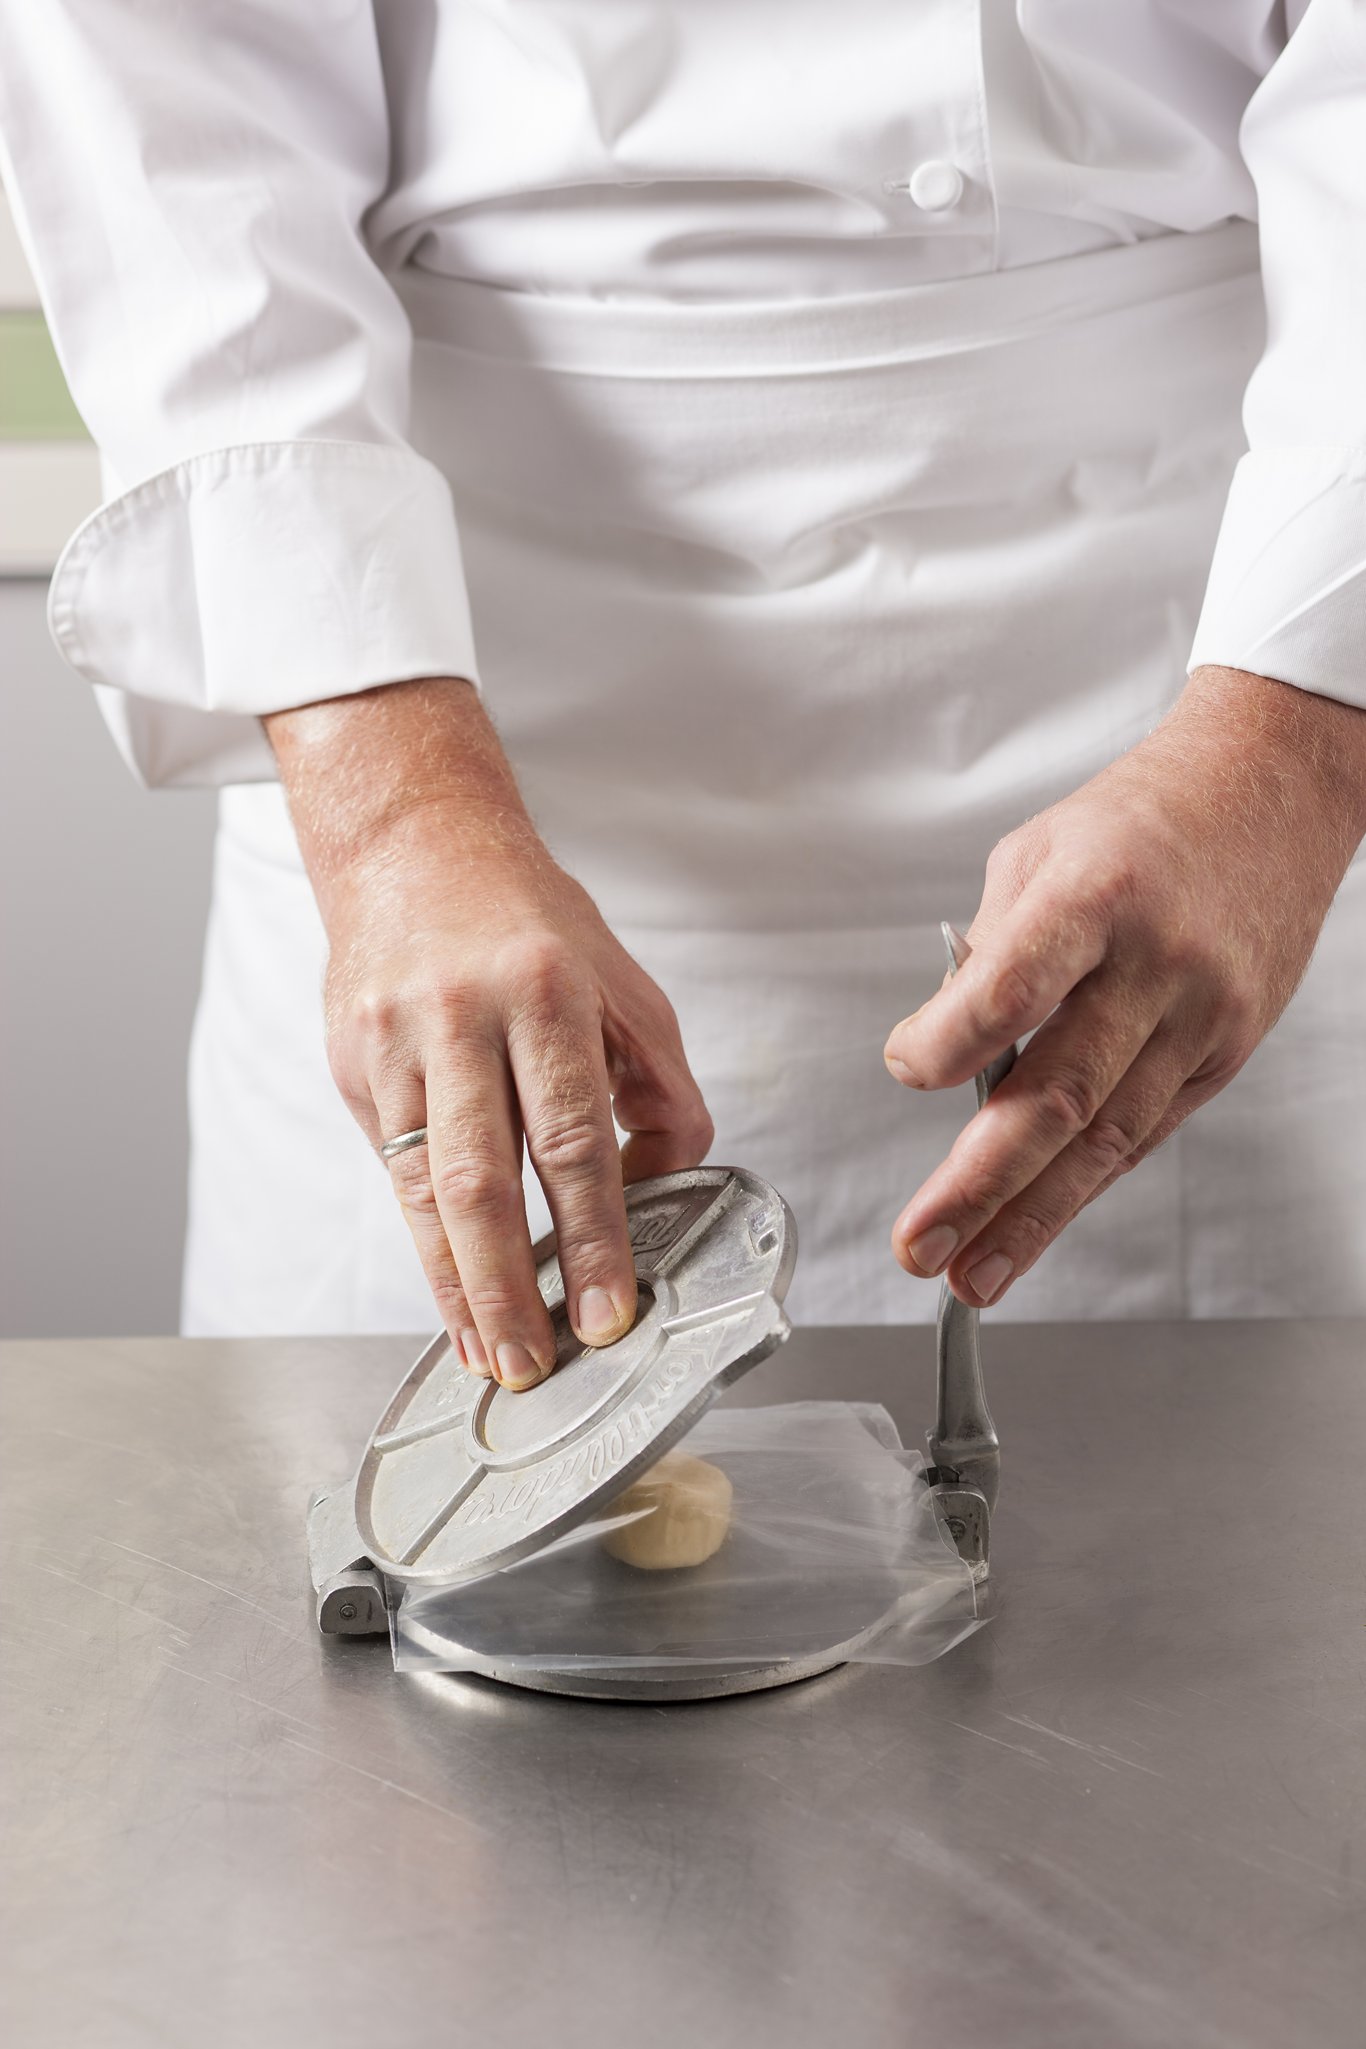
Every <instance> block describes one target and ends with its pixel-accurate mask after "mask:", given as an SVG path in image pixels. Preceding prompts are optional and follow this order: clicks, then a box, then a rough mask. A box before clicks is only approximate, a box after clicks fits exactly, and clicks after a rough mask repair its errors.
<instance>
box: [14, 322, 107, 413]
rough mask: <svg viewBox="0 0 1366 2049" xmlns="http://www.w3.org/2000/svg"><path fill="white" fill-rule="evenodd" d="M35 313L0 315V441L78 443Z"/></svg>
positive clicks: (51, 354) (68, 400) (52, 354)
mask: <svg viewBox="0 0 1366 2049" xmlns="http://www.w3.org/2000/svg"><path fill="white" fill-rule="evenodd" d="M86 438H87V437H86V432H85V428H84V426H83V425H82V424H81V416H80V414H79V413H78V412H77V411H76V408H75V406H74V405H73V404H72V403H71V394H70V392H69V391H68V390H67V388H66V379H65V378H64V377H63V376H62V372H61V366H60V365H59V363H58V361H57V355H56V351H55V350H54V349H53V346H52V341H51V338H50V337H49V335H48V331H47V323H46V322H45V321H44V319H43V316H42V314H41V313H0V441H84V440H85V439H86Z"/></svg>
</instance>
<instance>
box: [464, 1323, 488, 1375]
mask: <svg viewBox="0 0 1366 2049" xmlns="http://www.w3.org/2000/svg"><path fill="white" fill-rule="evenodd" d="M460 1349H461V1351H462V1352H463V1353H464V1354H465V1364H466V1365H467V1366H468V1367H469V1369H470V1371H471V1373H483V1374H488V1373H489V1372H491V1370H492V1369H491V1367H490V1366H489V1362H488V1360H487V1358H486V1357H485V1356H484V1347H483V1346H482V1345H481V1344H480V1342H479V1333H478V1331H477V1330H462V1331H461V1333H460Z"/></svg>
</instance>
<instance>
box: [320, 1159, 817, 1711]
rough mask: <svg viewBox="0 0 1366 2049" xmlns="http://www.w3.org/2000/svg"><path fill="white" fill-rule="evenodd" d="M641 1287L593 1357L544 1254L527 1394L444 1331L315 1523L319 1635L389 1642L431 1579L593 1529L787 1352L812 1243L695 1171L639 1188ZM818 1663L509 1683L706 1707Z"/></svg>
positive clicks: (766, 1194)
mask: <svg viewBox="0 0 1366 2049" xmlns="http://www.w3.org/2000/svg"><path fill="white" fill-rule="evenodd" d="M626 1215H627V1226H628V1229H629V1231H630V1236H631V1245H632V1248H633V1250H634V1252H635V1262H636V1281H637V1286H638V1288H639V1291H640V1295H639V1305H638V1309H637V1315H636V1321H635V1323H634V1325H633V1326H632V1328H631V1329H630V1330H629V1331H628V1332H627V1334H626V1336H625V1337H623V1338H620V1339H618V1340H617V1342H616V1343H615V1344H613V1345H611V1346H609V1347H606V1348H602V1349H597V1350H594V1349H592V1348H590V1347H585V1346H581V1345H580V1344H579V1342H578V1339H577V1338H576V1337H575V1336H574V1333H573V1331H572V1329H571V1328H570V1325H569V1321H568V1316H567V1313H566V1310H565V1299H564V1280H563V1276H562V1275H561V1273H560V1268H559V1261H558V1259H557V1257H556V1252H555V1240H554V1236H553V1234H552V1235H550V1236H548V1237H546V1238H543V1239H542V1240H541V1241H540V1243H539V1244H538V1245H537V1246H536V1248H535V1258H536V1267H537V1281H538V1285H539V1287H540V1290H541V1295H542V1298H543V1300H544V1301H545V1304H546V1307H547V1308H548V1309H549V1311H550V1315H551V1320H552V1323H553V1325H554V1327H555V1333H556V1340H557V1363H556V1368H555V1371H554V1373H553V1374H552V1375H551V1376H550V1378H549V1379H547V1380H544V1381H542V1382H540V1384H539V1385H538V1386H536V1387H532V1388H528V1389H526V1390H525V1391H524V1392H522V1393H520V1394H513V1393H510V1392H509V1391H508V1390H507V1389H506V1388H502V1387H500V1386H498V1384H497V1383H496V1382H493V1381H489V1380H482V1379H476V1378H475V1377H474V1376H473V1375H472V1374H471V1373H469V1372H468V1371H467V1370H466V1369H465V1367H463V1366H462V1365H461V1364H460V1363H459V1362H458V1361H457V1360H456V1359H455V1357H454V1356H453V1354H452V1352H451V1349H450V1343H449V1340H448V1338H447V1337H446V1335H445V1333H444V1332H443V1333H442V1334H441V1335H440V1336H439V1337H437V1338H434V1339H433V1341H432V1342H431V1344H430V1345H428V1346H427V1348H426V1350H425V1351H424V1352H423V1353H422V1355H421V1357H420V1358H419V1359H418V1360H417V1362H416V1363H415V1365H414V1366H413V1367H412V1369H411V1371H410V1372H409V1373H408V1374H407V1376H406V1377H405V1379H404V1380H403V1382H402V1384H401V1385H400V1387H399V1388H398V1390H397V1392H396V1393H395V1395H394V1397H393V1399H392V1401H391V1402H390V1403H389V1405H388V1407H387V1408H386V1409H385V1411H384V1414H383V1415H382V1416H381V1417H380V1420H379V1422H378V1424H377V1425H376V1427H375V1429H374V1431H373V1432H372V1434H371V1437H370V1441H369V1443H368V1444H367V1446H366V1448H365V1452H364V1455H363V1456H362V1458H361V1462H360V1467H359V1470H358V1471H357V1474H356V1477H355V1479H354V1480H353V1481H352V1482H351V1483H350V1485H349V1486H345V1487H342V1488H338V1489H336V1490H334V1491H333V1492H331V1493H327V1494H319V1495H316V1496H315V1497H314V1499H313V1501H312V1503H311V1505H310V1507H309V1511H308V1551H309V1567H310V1572H311V1575H312V1579H313V1586H314V1589H315V1591H316V1593H317V1597H318V1599H317V1615H318V1627H319V1628H320V1629H321V1630H322V1631H323V1632H324V1633H325V1634H327V1635H334V1636H368V1635H376V1634H379V1633H381V1632H387V1630H388V1627H389V1620H388V1618H389V1608H390V1605H391V1604H397V1601H398V1600H399V1598H400V1597H401V1596H402V1593H403V1591H404V1589H405V1587H407V1586H410V1585H412V1584H414V1583H419V1584H422V1583H425V1584H427V1585H446V1586H449V1585H453V1584H459V1583H460V1582H461V1581H463V1580H472V1579H478V1578H481V1577H483V1576H484V1575H485V1574H486V1573H490V1572H496V1571H498V1570H499V1569H500V1568H501V1567H503V1566H506V1565H512V1564H514V1563H516V1561H517V1560H518V1559H521V1558H526V1557H529V1556H530V1555H531V1554H532V1553H533V1552H537V1551H540V1550H541V1549H543V1547H545V1546H546V1545H548V1544H550V1543H552V1542H553V1541H554V1540H555V1539H556V1538H557V1537H560V1536H562V1535H563V1534H564V1533H565V1532H566V1531H568V1530H571V1529H573V1528H574V1527H575V1525H576V1524H579V1523H582V1522H584V1521H586V1520H587V1519H588V1518H589V1517H590V1516H591V1515H592V1514H593V1513H594V1511H595V1510H600V1509H603V1508H605V1507H606V1506H607V1504H609V1503H610V1502H611V1501H613V1500H615V1498H616V1497H617V1496H618V1495H619V1494H621V1493H622V1492H623V1490H624V1489H625V1488H626V1487H628V1486H629V1485H630V1483H631V1481H632V1480H634V1479H635V1478H636V1477H637V1475H638V1474H640V1473H642V1472H644V1471H645V1470H646V1468H647V1467H649V1466H652V1465H653V1464H654V1463H655V1461H656V1460H657V1459H659V1458H661V1457H662V1456H663V1454H664V1453H665V1452H666V1451H667V1450H669V1448H670V1446H671V1445H673V1444H674V1443H676V1442H677V1440H678V1439H679V1438H680V1437H682V1436H683V1434H684V1433H685V1431H687V1430H689V1429H690V1428H691V1427H692V1425H693V1424H694V1423H695V1422H696V1421H697V1419H698V1417H699V1416H700V1415H701V1414H702V1413H703V1411H704V1410H706V1409H708V1408H709V1407H710V1406H711V1404H712V1403H713V1402H714V1401H715V1400H716V1398H717V1396H718V1395H719V1394H720V1393H721V1392H722V1390H723V1389H724V1388H726V1387H729V1386H730V1385H731V1384H732V1383H733V1382H734V1381H736V1380H738V1379H739V1377H740V1375H741V1374H743V1373H746V1372H748V1370H749V1368H750V1367H751V1366H754V1365H757V1364H758V1362H759V1361H760V1360H761V1359H764V1358H766V1357H767V1356H768V1354H769V1353H770V1352H772V1351H774V1350H775V1349H776V1347H777V1346H779V1345H780V1344H782V1343H783V1342H784V1340H785V1339H786V1338H787V1337H788V1335H789V1333H790V1330H791V1326H790V1324H789V1323H788V1320H787V1317H786V1316H785V1314H784V1313H783V1306H782V1305H783V1298H784V1296H785V1295H786V1293H787V1289H788V1284H789V1282H790V1281H791V1278H792V1273H793V1269H794V1267H795V1266H796V1262H797V1233H796V1225H795V1223H794V1221H793V1217H792V1213H791V1211H790V1210H789V1209H788V1207H787V1204H786V1203H785V1202H784V1201H783V1199H782V1197H781V1196H780V1195H778V1194H777V1192H776V1191H775V1190H774V1189H772V1188H771V1187H770V1186H769V1185H768V1183H767V1182H766V1181H762V1180H760V1178H759V1177H758V1175H757V1174H750V1173H746V1172H745V1171H744V1170H743V1169H740V1168H735V1167H693V1168H689V1169H686V1170H685V1171H683V1172H682V1173H677V1174H666V1175H662V1176H660V1177H659V1178H658V1179H656V1180H652V1181H642V1182H639V1183H637V1184H636V1185H635V1186H634V1187H630V1188H628V1189H627V1190H626ZM846 1648H847V1646H841V1647H839V1648H838V1649H832V1650H831V1651H830V1652H829V1653H827V1654H826V1655H825V1656H824V1657H823V1658H822V1659H821V1660H819V1661H818V1660H815V1659H811V1660H806V1661H804V1662H803V1663H802V1665H801V1667H800V1669H796V1668H794V1665H793V1664H792V1663H791V1662H788V1663H784V1664H782V1665H765V1666H754V1667H748V1666H736V1665H735V1664H728V1665H725V1666H700V1667H699V1666H693V1667H681V1668H677V1669H676V1670H674V1671H673V1672H669V1671H668V1670H664V1671H661V1673H660V1674H659V1675H658V1676H657V1677H656V1676H654V1675H648V1676H646V1675H642V1674H641V1673H640V1672H639V1671H636V1670H632V1671H630V1672H626V1671H621V1672H616V1671H614V1670H612V1669H610V1668H609V1669H608V1670H606V1671H603V1670H601V1669H598V1670H596V1671H594V1672H593V1674H592V1676H591V1679H590V1678H586V1677H584V1675H581V1674H580V1675H576V1674H574V1673H573V1672H561V1671H554V1672H535V1673H533V1672H527V1671H525V1670H519V1671H517V1672H516V1673H515V1674H514V1673H510V1672H501V1671H500V1670H499V1667H498V1665H497V1663H496V1661H495V1662H481V1663H480V1664H479V1666H478V1669H480V1670H482V1671H485V1672H486V1673H487V1674H488V1676H490V1677H493V1678H500V1677H506V1678H514V1679H515V1681H516V1683H517V1684H519V1685H523V1686H537V1687H540V1688H542V1689H543V1690H546V1691H550V1692H591V1693H594V1694H611V1695H621V1696H623V1697H636V1698H655V1699H658V1698H672V1699H680V1698H690V1697H695V1696H696V1697H700V1696H704V1695H711V1694H717V1693H734V1692H744V1691H752V1690H754V1689H756V1688H758V1687H763V1686H773V1685H779V1684H783V1683H785V1682H786V1681H788V1680H791V1679H795V1678H799V1677H807V1676H809V1675H810V1674H811V1673H813V1672H815V1671H818V1670H820V1671H825V1670H828V1669H829V1668H830V1667H831V1666H832V1665H836V1664H839V1663H841V1662H842V1660H843V1656H844V1652H845V1649H846Z"/></svg>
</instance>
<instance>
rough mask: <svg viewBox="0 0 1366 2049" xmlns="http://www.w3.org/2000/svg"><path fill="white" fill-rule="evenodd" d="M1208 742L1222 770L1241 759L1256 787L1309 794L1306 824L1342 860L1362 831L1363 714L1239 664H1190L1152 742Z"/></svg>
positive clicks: (1365, 803)
mask: <svg viewBox="0 0 1366 2049" xmlns="http://www.w3.org/2000/svg"><path fill="white" fill-rule="evenodd" d="M1160 736H1165V737H1166V738H1167V739H1168V740H1169V741H1170V742H1171V743H1172V744H1174V745H1175V746H1178V747H1189V746H1191V745H1192V744H1195V745H1199V744H1202V743H1203V744H1208V745H1210V746H1211V747H1217V748H1218V749H1219V750H1220V752H1221V754H1222V756H1223V766H1224V771H1225V774H1227V772H1228V769H1229V767H1230V766H1231V765H1234V764H1236V763H1237V762H1238V761H1240V760H1242V761H1244V762H1245V763H1246V766H1247V773H1248V775H1249V776H1255V777H1256V778H1257V779H1258V781H1259V783H1260V786H1261V788H1262V789H1263V791H1266V789H1267V787H1268V784H1269V783H1273V782H1279V784H1280V785H1281V787H1282V788H1283V790H1284V793H1285V798H1286V801H1287V803H1289V802H1294V801H1296V800H1297V799H1299V798H1300V797H1302V795H1303V793H1304V792H1305V790H1306V789H1307V790H1309V791H1311V792H1312V793H1313V794H1314V795H1315V797H1316V798H1317V799H1318V801H1319V805H1320V808H1319V810H1318V811H1317V813H1316V816H1315V819H1314V824H1315V827H1316V829H1317V831H1318V832H1319V833H1321V834H1323V835H1326V836H1327V838H1328V840H1329V841H1330V842H1331V853H1332V854H1333V855H1336V856H1339V857H1340V860H1341V865H1342V866H1343V867H1345V866H1346V864H1347V862H1348V861H1349V860H1350V859H1351V856H1352V854H1353V852H1354V851H1355V849H1356V848H1357V846H1358V845H1359V844H1360V842H1361V840H1362V838H1363V836H1366V711H1363V710H1362V709H1360V708H1359V707H1358V706H1356V705H1351V704H1343V703H1340V702H1339V701H1338V700H1337V699H1336V698H1332V697H1319V696H1316V695H1315V694H1314V693H1313V692H1312V691H1309V690H1301V689H1299V688H1297V687H1296V686H1295V685H1293V684H1289V683H1279V682H1276V681H1274V680H1273V679H1271V678H1269V677H1266V676H1257V675H1252V674H1250V673H1249V672H1247V671H1246V670H1243V669H1221V668H1202V669H1196V670H1195V671H1194V672H1193V674H1192V675H1191V678H1190V680H1189V682H1188V683H1187V685H1186V688H1185V690H1184V691H1183V693H1182V695H1181V697H1180V699H1179V700H1178V702H1177V704H1176V707H1175V709H1174V710H1173V711H1172V713H1171V714H1170V716H1169V718H1168V719H1167V720H1166V721H1164V723H1163V725H1162V726H1161V727H1159V728H1158V732H1157V734H1155V735H1154V739H1158V738H1159V737H1160Z"/></svg>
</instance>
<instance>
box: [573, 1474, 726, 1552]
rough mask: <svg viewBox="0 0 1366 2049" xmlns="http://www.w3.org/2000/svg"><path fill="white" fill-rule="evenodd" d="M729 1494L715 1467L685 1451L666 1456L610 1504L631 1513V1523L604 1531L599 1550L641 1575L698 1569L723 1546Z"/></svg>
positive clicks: (617, 1510)
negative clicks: (682, 1568)
mask: <svg viewBox="0 0 1366 2049" xmlns="http://www.w3.org/2000/svg"><path fill="white" fill-rule="evenodd" d="M731 1491H732V1490H731V1484H730V1481H729V1480H728V1479H727V1478H726V1475H725V1474H724V1473H723V1472H722V1471H721V1468H720V1467H719V1466H709V1465H708V1464H707V1462H706V1460H705V1459H700V1458H692V1457H690V1456H689V1454H688V1453H687V1452H686V1451H670V1452H666V1453H665V1454H664V1457H663V1458H662V1459H661V1460H660V1461H659V1463H658V1465H654V1466H651V1467H650V1470H649V1471H648V1472H647V1473H642V1474H641V1476H640V1478H639V1479H638V1480H637V1481H635V1483H634V1484H633V1485H632V1486H630V1487H628V1488H627V1489H626V1492H625V1493H624V1494H620V1495H618V1496H617V1499H616V1500H615V1501H614V1502H613V1503H612V1508H611V1513H612V1514H613V1515H634V1516H635V1521H634V1522H629V1523H623V1524H622V1525H621V1526H620V1528H618V1529H615V1530H608V1531H607V1533H606V1535H605V1536H604V1537H603V1539H602V1546H603V1549H604V1550H605V1551H606V1552H608V1553H609V1555H610V1556H611V1557H613V1558H619V1559H620V1560H621V1562H622V1564H623V1565H635V1566H638V1567H639V1568H640V1569H641V1571H642V1572H670V1571H673V1570H675V1569H676V1568H677V1567H678V1566H680V1565H702V1564H704V1563H705V1562H706V1560H707V1559H708V1558H711V1557H712V1556H714V1554H715V1553H716V1552H717V1551H719V1550H720V1548H721V1546H722V1544H723V1543H724V1542H725V1537H726V1531H727V1530H728V1529H729V1528H730V1498H731ZM643 1510H649V1513H648V1514H644V1513H642V1511H643Z"/></svg>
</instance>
